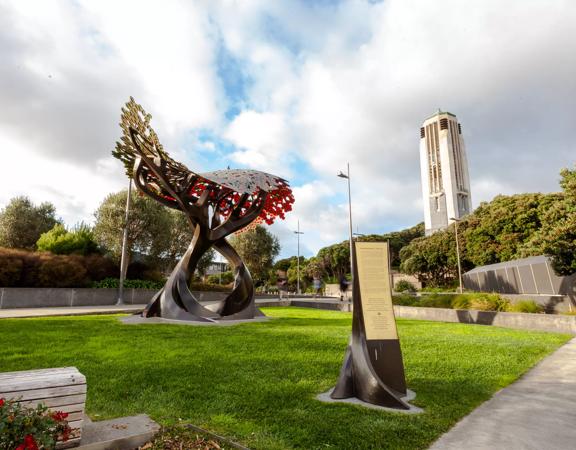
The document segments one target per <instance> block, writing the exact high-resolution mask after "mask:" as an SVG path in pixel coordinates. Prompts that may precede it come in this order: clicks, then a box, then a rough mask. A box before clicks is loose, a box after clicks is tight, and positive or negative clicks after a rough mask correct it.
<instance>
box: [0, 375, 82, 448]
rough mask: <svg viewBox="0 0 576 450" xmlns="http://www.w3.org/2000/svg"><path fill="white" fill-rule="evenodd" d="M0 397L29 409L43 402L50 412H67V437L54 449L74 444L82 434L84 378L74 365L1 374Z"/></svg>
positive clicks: (77, 442)
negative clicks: (68, 434) (69, 432)
mask: <svg viewBox="0 0 576 450" xmlns="http://www.w3.org/2000/svg"><path fill="white" fill-rule="evenodd" d="M0 398H5V399H6V400H14V401H17V402H19V403H20V404H21V405H23V406H26V407H28V408H35V407H36V405H38V404H39V403H42V404H43V405H45V406H47V407H48V408H49V409H50V410H52V411H62V412H65V413H68V417H67V419H66V420H67V421H68V424H69V425H70V428H72V433H71V434H70V439H69V440H68V441H67V442H61V443H59V445H58V447H57V448H69V447H75V446H77V445H79V444H80V439H81V437H82V421H83V418H84V405H85V404H86V377H85V376H84V375H82V374H81V373H80V372H79V371H78V369H76V367H61V368H57V369H40V370H27V371H23V372H3V373H0Z"/></svg>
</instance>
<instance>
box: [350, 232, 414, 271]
mask: <svg viewBox="0 0 576 450" xmlns="http://www.w3.org/2000/svg"><path fill="white" fill-rule="evenodd" d="M423 236H424V222H421V223H419V224H418V225H414V226H413V227H411V228H406V229H405V230H400V231H392V232H390V233H385V234H369V235H367V236H360V237H359V238H358V241H360V242H388V243H389V244H390V265H391V266H392V267H393V268H395V269H398V268H399V267H400V262H401V261H400V250H402V248H404V247H405V246H407V245H408V244H409V243H410V242H412V241H413V240H414V239H416V238H419V237H423Z"/></svg>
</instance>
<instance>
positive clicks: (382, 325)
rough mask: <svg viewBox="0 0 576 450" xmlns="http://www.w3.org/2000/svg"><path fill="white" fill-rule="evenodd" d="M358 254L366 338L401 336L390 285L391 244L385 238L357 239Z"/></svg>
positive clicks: (395, 337)
mask: <svg viewBox="0 0 576 450" xmlns="http://www.w3.org/2000/svg"><path fill="white" fill-rule="evenodd" d="M356 258H357V264H358V278H359V282H360V299H361V302H362V312H363V316H364V325H365V327H366V339H367V340H369V341H370V340H378V339H398V332H397V331H396V321H395V320H394V308H393V306H392V291H391V289H390V270H389V268H388V245H387V244H386V243H385V242H357V243H356Z"/></svg>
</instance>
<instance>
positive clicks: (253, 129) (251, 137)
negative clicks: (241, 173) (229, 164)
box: [224, 111, 290, 177]
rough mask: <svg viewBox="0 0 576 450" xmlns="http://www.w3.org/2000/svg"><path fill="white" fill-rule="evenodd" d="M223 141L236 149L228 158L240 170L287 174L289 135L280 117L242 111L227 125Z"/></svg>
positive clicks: (282, 118)
mask: <svg viewBox="0 0 576 450" xmlns="http://www.w3.org/2000/svg"><path fill="white" fill-rule="evenodd" d="M224 137H225V138H226V139H228V140H229V141H231V142H232V143H233V144H234V145H235V146H236V147H238V148H239V150H237V151H235V152H234V153H233V154H232V155H231V157H232V159H234V160H235V161H237V162H238V163H239V164H241V165H242V166H245V167H252V168H255V169H261V170H266V171H270V172H273V173H275V174H278V175H281V176H286V177H287V176H288V175H289V174H290V172H289V170H288V168H289V165H288V164H287V163H286V159H287V155H289V148H290V135H289V133H288V130H287V128H286V120H285V118H284V117H283V116H281V115H280V114H276V113H270V112H267V113H258V112H256V111H244V112H242V113H241V114H239V115H238V116H236V118H235V119H234V120H233V121H232V122H231V123H230V126H229V127H228V128H227V130H226V132H225V134H224Z"/></svg>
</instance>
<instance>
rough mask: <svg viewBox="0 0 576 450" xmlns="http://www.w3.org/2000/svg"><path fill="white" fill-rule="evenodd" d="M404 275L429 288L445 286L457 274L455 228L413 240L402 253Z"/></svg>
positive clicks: (401, 266) (401, 267)
mask: <svg viewBox="0 0 576 450" xmlns="http://www.w3.org/2000/svg"><path fill="white" fill-rule="evenodd" d="M400 257H401V259H402V263H401V265H400V269H401V270H402V272H404V273H408V274H410V275H414V276H416V277H417V278H418V280H419V281H421V282H422V283H424V284H426V285H429V286H445V285H447V284H450V282H451V281H452V280H454V278H455V276H456V273H457V264H458V263H457V260H456V243H455V241H454V226H453V225H452V226H451V227H450V228H449V229H448V230H443V231H438V232H436V233H434V234H433V235H431V236H428V237H423V238H418V239H415V240H413V241H412V242H411V243H410V244H409V245H407V246H406V247H404V248H403V249H402V250H401V251H400Z"/></svg>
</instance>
